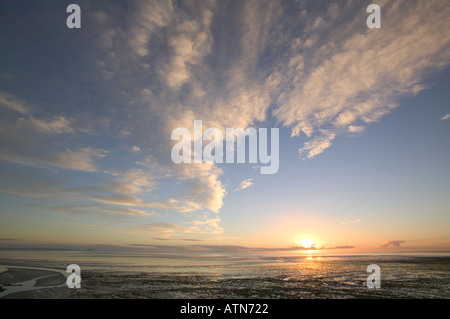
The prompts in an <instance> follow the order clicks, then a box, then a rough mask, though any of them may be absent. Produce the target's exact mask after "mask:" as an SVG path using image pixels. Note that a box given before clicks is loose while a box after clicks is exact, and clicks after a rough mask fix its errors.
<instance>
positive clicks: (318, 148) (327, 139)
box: [298, 131, 336, 158]
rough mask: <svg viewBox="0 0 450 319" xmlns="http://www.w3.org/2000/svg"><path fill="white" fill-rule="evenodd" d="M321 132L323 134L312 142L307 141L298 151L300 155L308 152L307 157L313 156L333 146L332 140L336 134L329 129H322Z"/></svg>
mask: <svg viewBox="0 0 450 319" xmlns="http://www.w3.org/2000/svg"><path fill="white" fill-rule="evenodd" d="M321 133H322V134H321V136H319V137H316V138H314V139H313V140H312V141H310V142H305V145H304V146H303V147H302V148H300V149H299V151H298V152H299V154H300V156H301V155H302V154H303V153H307V158H313V157H315V156H316V155H319V154H321V153H322V152H323V151H324V150H325V149H327V148H328V147H330V146H331V141H332V140H334V138H335V137H336V134H335V133H332V132H327V131H322V132H321Z"/></svg>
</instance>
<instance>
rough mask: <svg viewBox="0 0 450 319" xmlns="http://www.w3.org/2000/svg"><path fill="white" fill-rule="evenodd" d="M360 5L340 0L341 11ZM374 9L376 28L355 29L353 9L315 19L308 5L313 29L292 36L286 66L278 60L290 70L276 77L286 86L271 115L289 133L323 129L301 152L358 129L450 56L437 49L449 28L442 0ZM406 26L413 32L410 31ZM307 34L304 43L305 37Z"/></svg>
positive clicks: (416, 88) (447, 40)
mask: <svg viewBox="0 0 450 319" xmlns="http://www.w3.org/2000/svg"><path fill="white" fill-rule="evenodd" d="M380 5H381V4H380ZM360 8H362V6H361V4H360V3H355V2H353V3H352V2H346V3H345V4H342V5H341V10H342V11H343V12H344V11H346V12H354V10H360ZM382 8H383V28H382V29H378V30H377V31H379V32H372V31H374V30H369V29H367V28H366V29H364V28H362V27H361V21H360V15H355V16H354V17H351V16H350V15H348V14H347V15H345V14H343V15H335V16H334V17H331V16H330V17H327V18H326V19H323V20H322V21H321V23H320V25H318V26H317V24H318V23H316V22H317V21H318V20H317V17H316V16H315V14H314V12H310V13H309V15H308V16H309V18H307V21H306V24H307V25H308V26H312V28H311V30H312V29H314V30H315V29H316V27H317V30H316V31H315V33H311V34H308V32H306V34H304V35H303V36H301V37H300V38H299V39H300V41H298V42H299V43H300V44H299V48H297V47H295V51H296V53H294V50H293V52H292V55H291V60H290V61H291V62H290V64H288V68H285V67H284V68H283V67H282V66H280V69H282V70H283V73H284V74H289V71H290V70H292V69H295V70H296V71H295V72H291V74H292V75H291V76H290V77H287V78H286V79H285V80H284V81H282V85H283V86H284V87H288V88H292V89H288V90H284V91H282V92H280V94H279V96H278V98H277V104H278V105H280V107H278V108H276V109H274V111H273V114H274V115H275V117H276V118H277V119H278V120H279V121H280V122H281V123H282V124H283V125H285V126H288V127H292V135H293V136H296V135H298V134H299V133H300V132H303V133H305V134H306V135H307V136H311V134H312V133H313V132H315V131H317V130H320V128H321V127H327V130H328V134H326V135H323V134H322V136H319V137H314V138H313V140H312V141H311V142H306V143H305V145H304V146H303V147H302V148H300V152H301V153H303V152H307V157H308V158H313V157H315V156H316V155H318V154H320V153H322V152H323V151H324V150H325V149H327V148H328V147H330V146H331V141H332V139H334V138H335V136H337V135H338V134H344V133H345V132H355V130H356V131H361V128H360V127H361V124H367V123H371V122H374V121H378V120H379V119H380V118H381V117H382V116H383V115H385V114H388V113H389V112H390V111H391V110H392V109H393V108H394V107H396V106H397V105H398V101H399V100H400V99H401V98H403V97H406V96H413V95H416V94H418V93H419V92H420V91H422V90H423V89H424V88H426V86H425V85H423V84H422V83H421V81H424V80H425V77H426V75H427V74H429V72H431V71H441V70H443V68H444V67H445V66H446V65H448V61H450V53H449V50H447V49H445V48H447V47H448V46H449V44H450V36H449V35H448V34H445V33H444V32H443V30H446V29H448V28H449V27H450V22H449V21H448V19H446V18H445V16H446V15H448V14H449V11H450V8H449V7H448V6H445V5H444V3H442V2H440V1H429V2H426V3H425V2H420V1H414V2H412V1H407V3H406V2H405V1H398V2H396V3H395V5H394V4H393V3H389V2H385V3H383V4H382ZM361 12H362V11H361ZM343 19H345V20H346V22H345V24H343V23H342V21H343ZM412 25H414V29H415V30H416V31H417V32H414V33H411V32H410V28H411V26H412ZM317 36H318V37H317ZM313 38H314V39H316V40H315V41H314V42H312V44H311V45H308V46H306V45H305V43H306V42H307V41H306V39H307V40H308V41H309V40H310V39H313ZM318 39H320V40H318ZM358 123H360V124H358Z"/></svg>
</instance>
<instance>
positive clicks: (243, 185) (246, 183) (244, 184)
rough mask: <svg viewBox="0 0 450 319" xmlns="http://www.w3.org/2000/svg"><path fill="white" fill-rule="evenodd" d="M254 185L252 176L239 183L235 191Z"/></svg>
mask: <svg viewBox="0 0 450 319" xmlns="http://www.w3.org/2000/svg"><path fill="white" fill-rule="evenodd" d="M252 185H253V179H252V178H248V179H246V180H244V181H242V182H241V184H240V185H239V187H238V188H236V189H234V190H233V192H237V191H240V190H243V189H245V188H247V187H250V186H252Z"/></svg>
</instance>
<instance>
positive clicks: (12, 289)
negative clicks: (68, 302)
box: [0, 266, 70, 299]
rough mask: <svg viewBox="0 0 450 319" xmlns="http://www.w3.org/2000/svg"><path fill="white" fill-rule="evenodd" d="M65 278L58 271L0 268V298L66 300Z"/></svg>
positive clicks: (68, 292)
mask: <svg viewBox="0 0 450 319" xmlns="http://www.w3.org/2000/svg"><path fill="white" fill-rule="evenodd" d="M69 296H70V290H69V289H68V288H67V286H66V276H65V274H64V273H63V272H62V271H60V270H53V269H43V268H33V267H19V266H0V298H2V299H23V298H26V299H41V298H42V299H48V298H68V297H69Z"/></svg>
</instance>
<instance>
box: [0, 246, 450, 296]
mask: <svg viewBox="0 0 450 319" xmlns="http://www.w3.org/2000/svg"><path fill="white" fill-rule="evenodd" d="M3 256H4V257H8V256H9V258H2V260H1V262H0V265H1V266H0V267H1V268H2V270H3V272H1V273H0V286H1V287H2V289H3V291H2V292H1V293H0V298H19V299H20V298H42V299H46V298H56V299H58V298H77V299H78V298H88V299H91V298H94V299H95V298H100V299H103V298H151V299H160V298H165V299H173V298H176V299H178V298H184V299H191V298H195V299H204V298H208V299H230V298H231V299H240V298H252V299H266V298H270V299H274V298H275V299H317V298H319V299H322V298H326V299H352V298H364V299H365V298H425V299H427V298H449V297H450V257H449V256H300V257H299V256H283V257H280V256H260V255H259V256H199V257H197V258H193V256H176V257H175V256H172V257H170V256H160V257H155V256H153V255H146V254H144V253H123V252H121V253H111V252H108V253H106V252H105V253H101V252H95V253H94V252H84V251H83V252H47V253H45V252H39V254H36V253H35V252H9V253H6V254H3ZM18 256H22V257H21V258H19V257H18ZM37 256H39V258H37ZM12 257H15V260H13V259H12ZM45 258H47V259H45ZM63 259H70V263H75V262H77V263H78V265H80V267H81V277H82V282H81V288H80V289H69V288H68V287H66V284H65V281H66V276H67V275H68V273H65V270H66V267H67V264H68V263H66V264H63V263H62V262H61V260H63ZM77 260H78V261H77ZM370 264H378V265H379V266H380V268H381V289H370V288H368V287H367V284H366V281H367V277H368V275H369V273H367V272H366V268H367V266H368V265H370ZM14 286H15V287H16V288H11V287H14ZM17 287H22V288H17ZM14 289H16V290H17V291H14ZM5 290H8V291H9V293H8V294H7V295H4V296H2V295H1V294H2V293H3V294H4V293H5Z"/></svg>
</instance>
